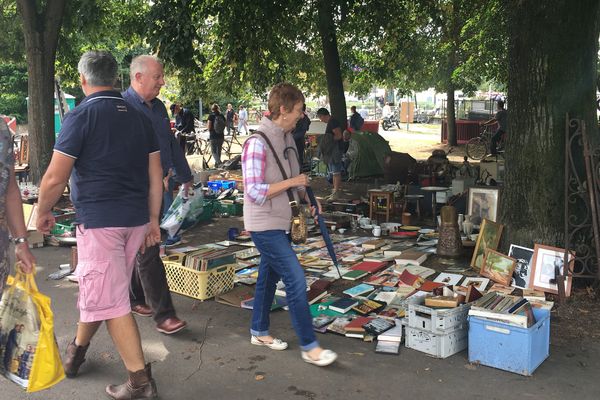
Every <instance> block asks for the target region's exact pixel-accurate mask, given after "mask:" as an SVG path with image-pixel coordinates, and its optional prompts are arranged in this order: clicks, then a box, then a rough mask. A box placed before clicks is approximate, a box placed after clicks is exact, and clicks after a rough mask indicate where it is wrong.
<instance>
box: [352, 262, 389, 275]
mask: <svg viewBox="0 0 600 400" xmlns="http://www.w3.org/2000/svg"><path fill="white" fill-rule="evenodd" d="M386 267H387V262H384V261H362V262H359V263H358V264H354V265H353V266H351V267H350V269H351V270H353V271H365V272H368V273H371V274H374V273H376V272H379V271H381V270H382V269H385V268H386Z"/></svg>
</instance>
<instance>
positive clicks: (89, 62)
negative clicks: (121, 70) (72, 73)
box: [77, 50, 117, 87]
mask: <svg viewBox="0 0 600 400" xmlns="http://www.w3.org/2000/svg"><path fill="white" fill-rule="evenodd" d="M77 70H78V71H79V73H80V74H81V75H83V76H84V77H85V80H86V81H87V83H88V84H89V85H90V86H111V87H112V86H114V85H115V82H116V81H117V60H115V57H113V55H112V54H110V53H109V52H108V51H97V50H92V51H87V52H85V53H84V54H83V55H82V56H81V58H80V59H79V64H77Z"/></svg>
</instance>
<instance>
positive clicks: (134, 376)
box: [106, 364, 158, 400]
mask: <svg viewBox="0 0 600 400" xmlns="http://www.w3.org/2000/svg"><path fill="white" fill-rule="evenodd" d="M106 394H107V395H108V396H109V397H110V398H112V399H115V400H125V399H128V400H129V399H153V398H156V397H157V396H158V393H157V392H156V383H155V382H154V379H152V372H151V371H150V364H146V368H144V369H140V370H139V371H136V372H129V379H128V380H127V382H125V383H123V384H122V385H108V386H107V387H106Z"/></svg>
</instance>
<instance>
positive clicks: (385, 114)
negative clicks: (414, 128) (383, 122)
mask: <svg viewBox="0 0 600 400" xmlns="http://www.w3.org/2000/svg"><path fill="white" fill-rule="evenodd" d="M391 115H392V107H391V106H390V103H387V102H386V103H385V106H383V109H382V110H381V118H385V117H389V116H391Z"/></svg>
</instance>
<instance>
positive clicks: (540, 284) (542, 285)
mask: <svg viewBox="0 0 600 400" xmlns="http://www.w3.org/2000/svg"><path fill="white" fill-rule="evenodd" d="M564 257H565V249H561V248H558V247H552V246H546V245H543V244H538V243H536V244H535V245H534V246H533V270H532V272H531V273H532V278H531V285H532V286H533V288H534V289H535V290H540V291H542V292H546V293H553V294H558V284H557V283H556V281H555V267H556V266H558V267H559V270H560V273H561V274H562V273H563V268H564ZM574 265H575V253H574V252H570V253H569V260H568V267H569V271H570V272H572V271H573V266H574ZM553 280H554V282H553ZM572 281H573V277H572V276H571V274H567V278H566V279H565V296H567V297H569V296H570V295H571V283H572Z"/></svg>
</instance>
